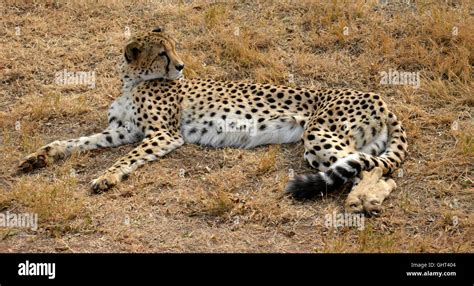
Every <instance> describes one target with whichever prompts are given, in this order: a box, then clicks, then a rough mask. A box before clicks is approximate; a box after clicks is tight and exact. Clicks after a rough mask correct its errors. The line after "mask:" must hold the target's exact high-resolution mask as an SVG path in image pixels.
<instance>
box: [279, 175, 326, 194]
mask: <svg viewBox="0 0 474 286" xmlns="http://www.w3.org/2000/svg"><path fill="white" fill-rule="evenodd" d="M330 187H331V186H330V185H328V184H327V183H326V181H325V180H324V179H323V178H322V176H321V174H308V175H301V176H297V177H295V178H294V179H292V180H291V181H290V182H288V185H287V186H286V188H285V193H286V194H289V195H290V196H292V197H293V198H294V199H296V200H309V199H314V198H315V197H316V196H317V195H320V194H325V193H326V192H328V191H329V189H330Z"/></svg>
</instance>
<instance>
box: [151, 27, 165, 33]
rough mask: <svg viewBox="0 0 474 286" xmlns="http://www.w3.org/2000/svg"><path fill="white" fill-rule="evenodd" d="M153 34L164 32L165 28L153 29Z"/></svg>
mask: <svg viewBox="0 0 474 286" xmlns="http://www.w3.org/2000/svg"><path fill="white" fill-rule="evenodd" d="M152 32H155V33H160V32H163V28H161V27H156V28H155V29H153V31H152Z"/></svg>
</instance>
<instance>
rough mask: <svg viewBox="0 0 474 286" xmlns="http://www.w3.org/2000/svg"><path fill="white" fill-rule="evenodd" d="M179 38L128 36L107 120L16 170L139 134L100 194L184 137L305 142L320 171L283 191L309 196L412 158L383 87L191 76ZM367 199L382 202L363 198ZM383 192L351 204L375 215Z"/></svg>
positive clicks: (354, 198) (96, 186)
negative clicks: (118, 92) (378, 91)
mask: <svg viewBox="0 0 474 286" xmlns="http://www.w3.org/2000/svg"><path fill="white" fill-rule="evenodd" d="M175 45H176V42H175V40H174V39H173V37H172V36H171V35H170V34H169V33H166V32H165V31H163V30H162V29H160V28H157V29H154V30H153V31H151V32H144V33H140V34H137V35H136V36H134V37H132V38H130V40H129V41H128V42H127V43H126V45H125V48H124V50H123V57H122V61H121V64H120V69H121V74H122V78H121V80H122V95H121V96H120V97H118V98H117V99H116V100H115V101H114V102H113V103H112V104H111V106H110V109H109V111H108V123H109V125H108V127H107V128H106V129H105V130H104V131H103V132H100V133H97V134H93V135H90V136H85V137H80V138H77V139H70V140H60V141H54V142H52V143H50V144H47V145H45V146H43V147H41V148H39V149H38V150H37V151H36V152H34V153H32V154H30V155H28V156H27V157H26V158H25V159H24V160H22V161H21V162H20V164H19V165H18V171H19V172H29V171H32V170H34V169H38V168H42V167H45V166H47V165H50V164H53V163H54V162H56V161H58V160H59V159H61V158H64V157H66V156H68V155H70V154H71V153H73V152H76V153H81V152H85V151H89V150H93V149H98V148H107V147H117V146H120V145H124V144H131V143H137V142H140V143H139V144H138V146H137V147H135V148H134V149H133V150H132V151H130V152H129V153H128V154H127V155H126V156H124V157H123V158H121V159H119V160H118V161H117V162H116V163H115V164H113V165H112V166H111V167H110V168H108V169H107V170H106V171H105V172H104V173H103V174H102V175H101V176H99V177H98V178H97V179H95V180H93V181H92V183H91V185H92V192H93V193H100V192H104V191H106V190H108V189H110V188H112V187H113V186H115V185H117V184H118V183H119V182H120V181H122V180H124V179H126V178H127V177H128V176H129V175H130V174H131V173H132V172H133V171H134V170H135V169H137V168H138V167H140V166H142V165H144V164H145V163H147V162H152V161H156V160H158V159H159V158H161V157H163V156H165V155H166V154H168V153H169V152H171V151H173V150H175V149H177V148H178V147H180V146H182V145H183V144H185V143H188V144H201V145H208V146H213V147H225V146H231V147H238V148H252V147H255V146H259V145H266V144H284V143H293V142H298V141H301V142H302V144H303V145H304V149H305V152H304V159H305V160H306V161H307V162H308V163H309V165H311V166H312V167H313V168H314V169H315V170H316V171H315V172H314V173H310V174H305V175H299V176H296V177H294V178H293V179H291V180H290V181H289V182H288V185H287V187H286V188H285V190H284V192H286V193H287V194H289V196H290V197H293V198H294V199H297V200H305V199H312V198H315V197H317V196H318V195H320V194H325V193H330V192H335V191H337V190H340V189H342V188H343V186H344V185H346V183H348V182H353V181H356V180H358V177H359V175H360V174H361V172H363V171H370V170H372V169H373V168H379V170H381V173H380V176H379V178H380V180H383V177H382V176H387V175H389V174H391V173H392V172H394V171H395V170H396V169H397V168H398V167H399V166H400V164H401V163H402V161H403V160H404V158H405V156H406V151H407V140H406V135H405V130H404V128H403V127H402V125H401V122H400V121H399V120H397V117H396V116H395V115H394V114H393V113H392V112H390V111H389V110H388V109H387V105H386V104H385V103H384V101H383V100H382V98H381V96H380V95H378V94H376V93H371V92H360V91H355V90H352V89H348V88H340V89H339V88H336V89H332V88H318V89H310V88H304V87H296V88H292V87H288V86H281V85H273V84H261V83H249V82H242V81H240V82H239V81H216V80H212V79H197V78H193V79H185V78H184V77H183V69H184V62H183V60H182V59H181V58H180V56H179V55H178V54H177V52H176V49H175ZM379 172H380V171H379ZM367 197H371V198H372V199H375V200H378V201H375V202H365V201H364V200H365V199H366V198H367ZM385 197H386V196H367V195H364V192H363V191H358V192H357V193H355V194H353V195H350V201H347V202H346V203H348V206H347V208H348V209H349V210H354V211H365V212H368V213H371V212H374V213H376V212H378V211H379V207H377V208H375V209H373V208H371V206H372V205H377V206H380V204H381V203H382V201H381V200H383V199H384V198H385Z"/></svg>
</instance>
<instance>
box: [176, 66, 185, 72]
mask: <svg viewBox="0 0 474 286" xmlns="http://www.w3.org/2000/svg"><path fill="white" fill-rule="evenodd" d="M176 69H177V70H178V71H182V70H183V69H184V65H176Z"/></svg>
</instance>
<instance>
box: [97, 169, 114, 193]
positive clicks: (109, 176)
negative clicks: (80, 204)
mask: <svg viewBox="0 0 474 286" xmlns="http://www.w3.org/2000/svg"><path fill="white" fill-rule="evenodd" d="M119 182H120V176H119V175H117V174H114V173H106V174H104V175H102V176H100V177H99V178H97V179H95V180H93V181H92V192H93V193H96V194H99V193H102V192H105V191H108V190H110V189H111V188H112V187H113V186H115V185H117V184H118V183H119Z"/></svg>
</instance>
